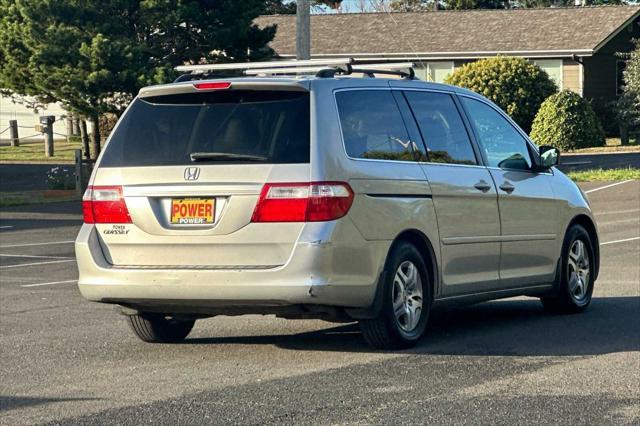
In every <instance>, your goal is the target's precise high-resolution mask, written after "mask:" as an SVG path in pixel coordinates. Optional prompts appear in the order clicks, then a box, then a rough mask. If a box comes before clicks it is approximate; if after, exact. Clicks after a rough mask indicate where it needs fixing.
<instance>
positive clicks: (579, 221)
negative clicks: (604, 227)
mask: <svg viewBox="0 0 640 426" xmlns="http://www.w3.org/2000/svg"><path fill="white" fill-rule="evenodd" d="M573 225H580V226H582V227H583V228H584V229H585V230H586V231H587V233H588V234H589V238H590V239H591V242H592V245H593V247H592V249H593V255H594V256H595V272H596V273H595V277H594V281H595V280H596V279H597V278H598V273H599V272H600V239H599V238H598V230H597V228H596V225H595V223H594V222H593V220H592V219H591V217H589V216H587V215H586V214H579V215H577V216H574V217H573V219H571V221H570V222H569V225H567V229H566V230H565V235H566V234H567V232H569V229H570V228H571V227H572V226H573Z"/></svg>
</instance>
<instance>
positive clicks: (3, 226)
mask: <svg viewBox="0 0 640 426" xmlns="http://www.w3.org/2000/svg"><path fill="white" fill-rule="evenodd" d="M10 228H13V226H11V225H2V226H0V229H10Z"/></svg>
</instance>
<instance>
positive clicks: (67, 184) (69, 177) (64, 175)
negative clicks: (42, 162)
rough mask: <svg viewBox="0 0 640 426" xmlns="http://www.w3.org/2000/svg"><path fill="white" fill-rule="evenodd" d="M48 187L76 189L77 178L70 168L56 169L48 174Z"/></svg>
mask: <svg viewBox="0 0 640 426" xmlns="http://www.w3.org/2000/svg"><path fill="white" fill-rule="evenodd" d="M47 186H48V187H49V189H74V188H75V187H76V177H75V174H74V172H73V170H71V169H70V168H67V167H60V166H58V167H54V168H52V169H51V170H49V171H48V172H47Z"/></svg>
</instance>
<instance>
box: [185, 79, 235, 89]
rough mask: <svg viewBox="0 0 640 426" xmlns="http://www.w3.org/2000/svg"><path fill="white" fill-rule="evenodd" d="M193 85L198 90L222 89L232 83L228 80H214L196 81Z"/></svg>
mask: <svg viewBox="0 0 640 426" xmlns="http://www.w3.org/2000/svg"><path fill="white" fill-rule="evenodd" d="M193 87H195V88H196V89H198V90H221V89H228V88H229V87H231V83H229V82H228V81H214V82H211V83H194V84H193Z"/></svg>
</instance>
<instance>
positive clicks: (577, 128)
mask: <svg viewBox="0 0 640 426" xmlns="http://www.w3.org/2000/svg"><path fill="white" fill-rule="evenodd" d="M531 138H532V139H533V140H534V141H535V142H536V143H537V144H538V145H553V146H556V147H558V148H560V149H562V150H565V151H568V150H574V149H578V148H588V147H592V146H603V145H604V143H605V140H604V132H603V131H602V126H601V125H600V121H599V120H598V117H596V114H595V113H594V112H593V108H591V105H590V104H589V102H588V101H586V100H584V99H583V98H581V97H580V95H578V94H576V93H574V92H571V91H569V90H563V91H562V92H560V93H556V94H555V95H552V96H550V97H549V98H548V99H547V100H546V101H544V102H543V103H542V106H541V107H540V111H538V114H536V118H535V120H534V121H533V127H532V129H531Z"/></svg>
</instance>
